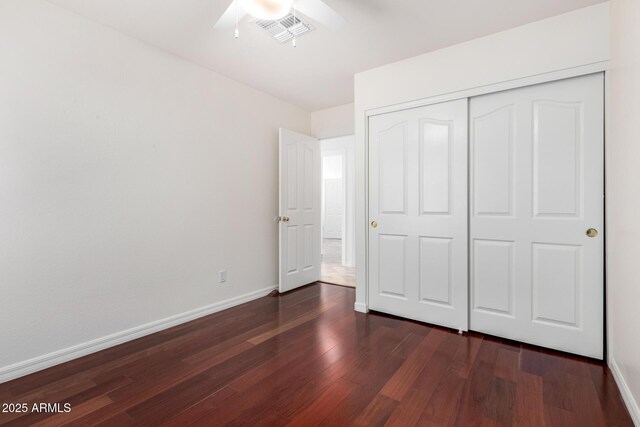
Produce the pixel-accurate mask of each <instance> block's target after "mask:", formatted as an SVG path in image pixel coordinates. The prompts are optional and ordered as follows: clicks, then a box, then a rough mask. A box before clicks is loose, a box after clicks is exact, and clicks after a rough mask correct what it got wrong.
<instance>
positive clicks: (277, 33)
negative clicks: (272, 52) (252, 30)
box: [254, 14, 313, 43]
mask: <svg viewBox="0 0 640 427" xmlns="http://www.w3.org/2000/svg"><path fill="white" fill-rule="evenodd" d="M254 22H255V24H256V25H257V26H258V27H260V28H261V29H263V30H264V31H266V32H267V33H269V35H271V37H273V38H274V39H276V40H277V41H279V42H280V43H285V42H288V41H289V40H291V39H292V38H293V36H294V34H295V36H296V37H300V36H301V35H303V34H304V33H308V32H309V31H311V30H313V27H312V26H311V25H310V24H307V23H306V22H303V21H302V20H301V19H300V18H299V17H297V16H296V17H295V18H294V17H293V15H292V14H289V15H287V16H285V17H284V18H281V19H277V20H275V21H267V20H262V19H258V20H256V21H254Z"/></svg>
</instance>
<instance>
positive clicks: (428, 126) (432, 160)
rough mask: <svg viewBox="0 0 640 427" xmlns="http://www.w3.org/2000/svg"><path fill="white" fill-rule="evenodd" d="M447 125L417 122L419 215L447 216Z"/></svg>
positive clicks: (449, 127) (449, 130)
mask: <svg viewBox="0 0 640 427" xmlns="http://www.w3.org/2000/svg"><path fill="white" fill-rule="evenodd" d="M452 137H453V129H452V123H451V121H439V120H431V119H422V120H420V206H421V213H422V214H450V213H451V190H452V186H451V140H452Z"/></svg>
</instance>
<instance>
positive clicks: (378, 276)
mask: <svg viewBox="0 0 640 427" xmlns="http://www.w3.org/2000/svg"><path fill="white" fill-rule="evenodd" d="M467 218H468V213H467V100H466V99H463V100H458V101H452V102H447V103H442V104H435V105H430V106H427V107H422V108H415V109H410V110H404V111H398V112H394V113H389V114H383V115H379V116H373V117H371V118H370V119H369V222H370V224H369V306H370V307H371V309H373V310H379V311H383V312H386V313H391V314H395V315H399V316H403V317H408V318H411V319H416V320H421V321H425V322H429V323H434V324H439V325H443V326H447V327H451V328H455V329H461V330H467V327H468V321H467V319H468V304H467V293H468V284H467V282H468V277H467V229H468V226H467Z"/></svg>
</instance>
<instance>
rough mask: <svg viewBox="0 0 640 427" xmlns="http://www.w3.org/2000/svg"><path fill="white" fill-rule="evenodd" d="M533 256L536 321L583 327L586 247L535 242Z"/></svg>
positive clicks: (534, 311)
mask: <svg viewBox="0 0 640 427" xmlns="http://www.w3.org/2000/svg"><path fill="white" fill-rule="evenodd" d="M532 258H533V259H532V270H533V271H532V275H533V278H532V282H533V283H532V286H533V299H532V305H533V307H532V313H533V320H534V321H536V322H543V323H551V324H556V325H564V326H573V327H580V295H581V291H582V277H580V272H581V271H582V266H581V262H582V247H580V246H573V245H557V244H543V243H534V244H533V246H532Z"/></svg>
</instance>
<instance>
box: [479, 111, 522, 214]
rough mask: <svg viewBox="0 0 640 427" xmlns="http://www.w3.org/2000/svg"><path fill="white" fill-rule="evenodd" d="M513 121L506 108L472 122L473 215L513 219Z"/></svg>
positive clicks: (510, 112)
mask: <svg viewBox="0 0 640 427" xmlns="http://www.w3.org/2000/svg"><path fill="white" fill-rule="evenodd" d="M513 120H514V117H513V106H512V105H509V106H506V107H503V108H501V109H499V110H496V111H493V112H491V113H489V114H487V115H484V116H481V117H478V118H476V119H474V121H473V130H472V132H473V139H472V140H473V171H474V179H473V182H474V185H473V206H474V214H475V215H482V216H512V215H513V202H514V200H513V199H514V198H513V188H514V187H513V182H514V180H513V137H514V134H513V131H514V126H513Z"/></svg>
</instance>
